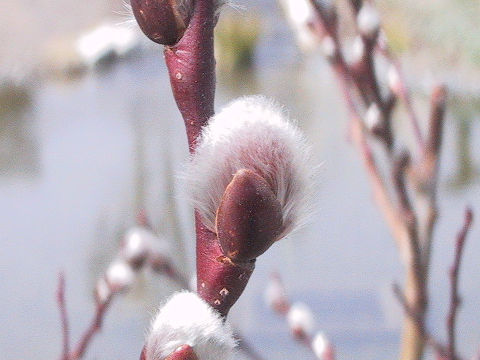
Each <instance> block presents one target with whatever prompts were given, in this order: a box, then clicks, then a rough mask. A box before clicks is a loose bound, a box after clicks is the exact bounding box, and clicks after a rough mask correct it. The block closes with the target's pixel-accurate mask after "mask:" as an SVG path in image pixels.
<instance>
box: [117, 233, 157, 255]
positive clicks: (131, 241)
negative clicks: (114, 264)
mask: <svg viewBox="0 0 480 360" xmlns="http://www.w3.org/2000/svg"><path fill="white" fill-rule="evenodd" d="M154 242H156V236H155V234H153V233H152V232H151V231H149V230H148V229H146V228H144V227H140V226H135V227H132V228H130V229H129V230H128V231H127V232H126V233H125V237H124V245H123V256H124V258H125V260H126V261H127V262H131V261H136V260H139V259H142V258H146V257H147V256H148V253H149V252H150V250H151V248H152V246H153V244H154Z"/></svg>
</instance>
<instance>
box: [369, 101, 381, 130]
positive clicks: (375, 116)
mask: <svg viewBox="0 0 480 360" xmlns="http://www.w3.org/2000/svg"><path fill="white" fill-rule="evenodd" d="M381 119H382V113H381V112H380V109H379V107H378V105H377V103H375V102H373V103H371V104H370V106H369V107H368V110H367V112H366V113H365V125H366V126H367V128H368V129H370V130H372V129H374V128H375V127H376V126H378V125H380V121H381Z"/></svg>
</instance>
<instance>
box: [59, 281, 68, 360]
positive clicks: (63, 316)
mask: <svg viewBox="0 0 480 360" xmlns="http://www.w3.org/2000/svg"><path fill="white" fill-rule="evenodd" d="M57 304H58V308H59V310H60V321H61V324H62V343H63V352H62V356H61V360H68V356H69V352H70V327H69V321H68V312H67V305H66V302H65V275H64V273H63V272H61V273H60V274H59V275H58V288H57Z"/></svg>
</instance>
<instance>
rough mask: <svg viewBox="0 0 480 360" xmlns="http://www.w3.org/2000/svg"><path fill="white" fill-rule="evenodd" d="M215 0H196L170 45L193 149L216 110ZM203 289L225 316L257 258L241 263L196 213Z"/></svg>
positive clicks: (168, 51)
mask: <svg viewBox="0 0 480 360" xmlns="http://www.w3.org/2000/svg"><path fill="white" fill-rule="evenodd" d="M214 27H215V9H214V3H213V0H196V2H195V7H194V10H193V17H192V19H191V21H190V24H189V27H188V28H187V30H186V32H185V35H184V36H183V38H182V39H181V40H180V41H179V43H178V44H176V45H174V46H170V47H165V61H166V63H167V67H168V71H169V74H170V83H171V85H172V90H173V95H174V97H175V101H176V102H177V106H178V108H179V110H180V112H181V114H182V116H183V119H184V122H185V128H186V132H187V138H188V144H189V149H190V152H193V151H194V150H195V144H196V140H197V138H198V136H199V134H200V132H201V129H202V127H203V126H204V125H205V124H206V123H207V121H208V119H209V118H210V117H212V116H213V114H214V98H215V58H214V51H213V30H214ZM195 224H196V225H195V228H196V236H197V290H198V294H199V295H200V296H201V297H202V298H203V299H204V300H205V301H207V302H208V303H209V304H210V305H211V306H212V307H214V308H215V309H217V310H218V311H219V312H220V313H221V314H222V315H223V316H226V315H227V314H228V311H229V310H230V307H231V306H232V305H233V304H234V303H235V302H236V301H237V299H238V297H239V296H240V295H241V293H242V292H243V290H244V288H245V286H246V285H247V282H248V279H249V278H250V275H251V273H252V271H253V268H254V265H255V263H254V261H252V262H249V263H246V264H242V265H237V264H233V263H232V262H230V261H228V259H227V258H225V257H224V256H223V254H222V252H221V250H220V246H219V244H218V240H217V238H216V234H215V233H213V232H211V231H210V230H208V229H207V228H206V227H205V226H204V224H203V222H202V219H201V218H200V216H199V215H198V213H196V214H195Z"/></svg>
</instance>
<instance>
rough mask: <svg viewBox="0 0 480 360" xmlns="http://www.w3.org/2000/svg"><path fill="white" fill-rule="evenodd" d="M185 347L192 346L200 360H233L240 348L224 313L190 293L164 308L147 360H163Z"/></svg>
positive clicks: (176, 296) (148, 344)
mask: <svg viewBox="0 0 480 360" xmlns="http://www.w3.org/2000/svg"><path fill="white" fill-rule="evenodd" d="M182 345H190V346H191V347H192V348H193V350H194V351H195V354H196V355H197V357H198V359H199V360H229V359H231V358H232V355H233V350H234V348H235V346H236V343H235V340H234V338H233V333H232V330H231V328H230V326H229V325H228V324H227V323H224V321H223V319H222V318H221V316H220V314H219V313H218V312H217V311H216V310H214V309H213V308H212V307H211V306H210V305H208V304H207V303H206V302H204V301H203V300H202V299H200V298H199V297H198V296H197V295H196V294H194V293H192V292H188V291H181V292H177V293H176V294H174V295H173V296H172V297H171V298H170V299H169V300H168V301H167V302H166V303H165V305H163V306H162V307H161V308H160V311H159V312H158V314H157V316H156V317H155V319H154V321H153V323H152V326H151V331H150V334H149V335H148V338H147V341H146V347H145V349H146V360H163V359H164V358H165V357H166V356H168V355H170V354H171V353H172V352H174V351H175V350H176V349H177V348H178V347H180V346H182Z"/></svg>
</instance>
